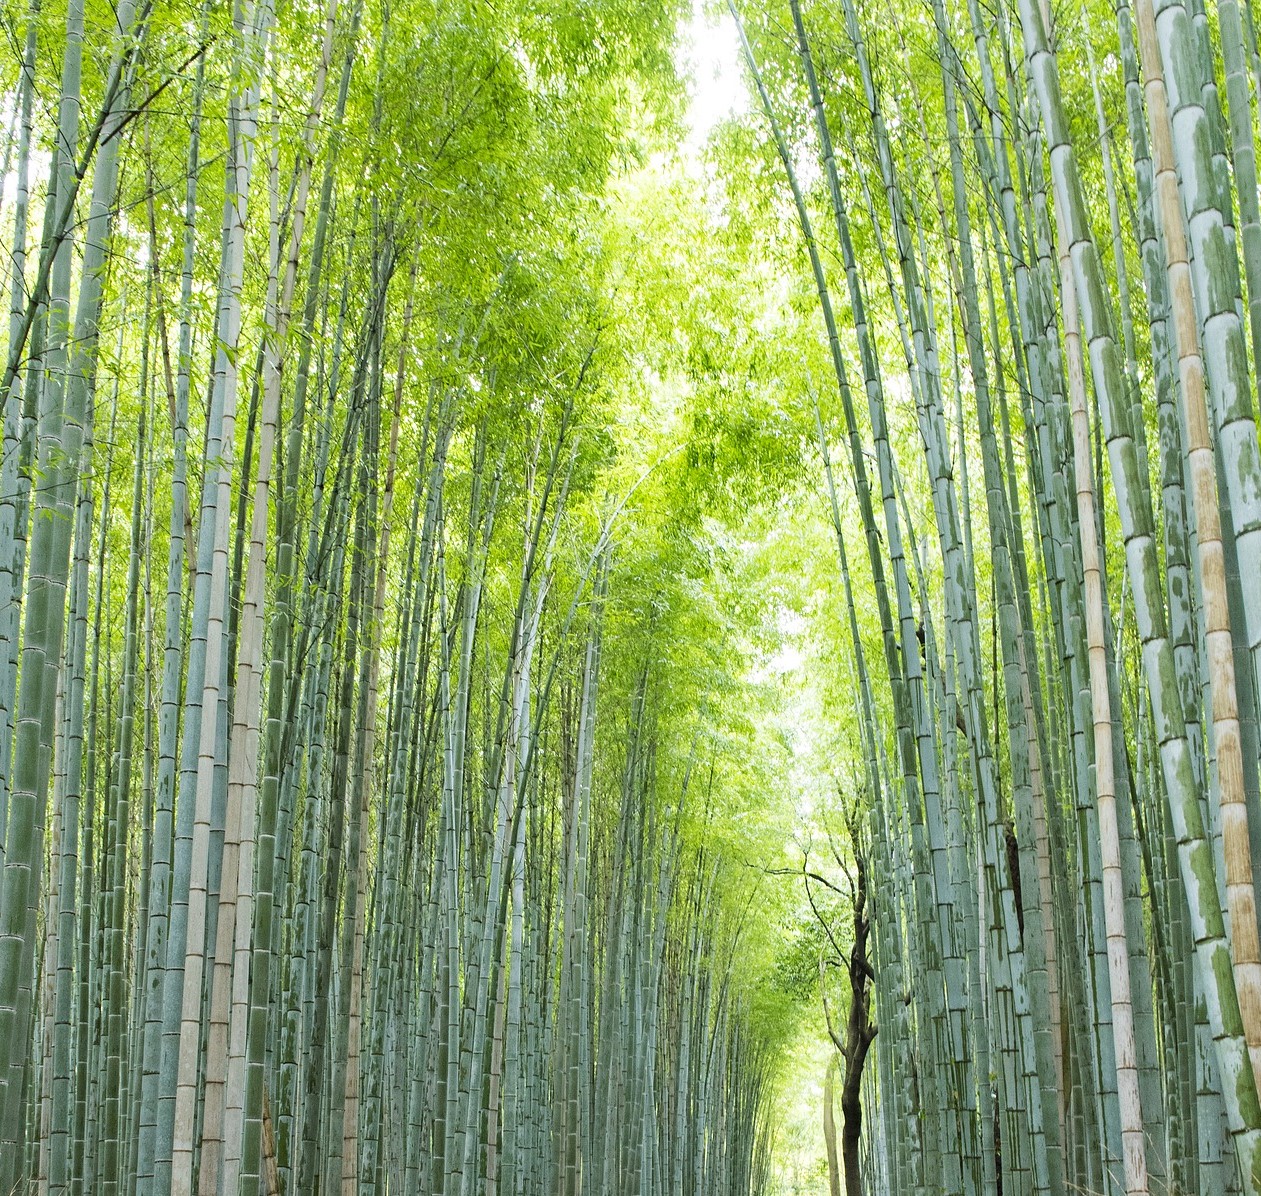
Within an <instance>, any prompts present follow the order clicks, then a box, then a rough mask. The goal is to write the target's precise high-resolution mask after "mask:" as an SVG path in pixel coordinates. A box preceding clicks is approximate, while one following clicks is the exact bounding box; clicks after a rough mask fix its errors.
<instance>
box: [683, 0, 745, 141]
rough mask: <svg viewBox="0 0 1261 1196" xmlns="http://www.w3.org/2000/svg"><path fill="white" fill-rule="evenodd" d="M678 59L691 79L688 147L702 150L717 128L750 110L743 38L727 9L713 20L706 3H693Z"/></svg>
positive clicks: (698, 0)
mask: <svg viewBox="0 0 1261 1196" xmlns="http://www.w3.org/2000/svg"><path fill="white" fill-rule="evenodd" d="M679 57H680V60H681V63H680V64H681V66H682V67H683V69H684V70H685V71H687V72H688V74H690V75H691V80H692V82H691V93H692V99H691V103H690V105H689V106H688V114H687V119H688V125H689V126H690V129H689V132H688V137H687V144H688V148H689V149H691V150H699V149H700V148H701V147H702V146H703V145H704V144H705V141H706V140H707V139H708V137H709V134H710V133H711V132H712V131H713V129H714V126H715V125H717V124H718V123H719V122H720V121H722V120H724V119H725V118H726V117H728V116H730V115H732V114H733V113H738V112H743V111H745V109H746V108H747V107H748V92H747V91H746V90H745V86H744V80H743V78H742V77H741V74H740V37H739V34H738V33H737V32H736V25H735V21H733V20H732V18H731V14H730V13H728V12H726V11H725V10H724V11H722V12H721V14H720V15H718V16H717V17H716V18H710V17H709V16H707V15H706V13H705V6H704V3H703V0H692V15H691V17H690V19H689V20H688V21H687V22H686V23H685V24H684V27H683V37H682V39H681V42H680V47H679Z"/></svg>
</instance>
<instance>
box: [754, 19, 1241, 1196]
mask: <svg viewBox="0 0 1261 1196" xmlns="http://www.w3.org/2000/svg"><path fill="white" fill-rule="evenodd" d="M1097 7H1098V6H1090V7H1089V9H1069V8H1068V7H1066V8H1065V9H1064V10H1063V11H1057V12H1052V11H1051V10H1050V8H1049V7H1048V6H1047V5H1045V4H1040V3H1039V0H1020V3H1019V4H1018V5H1011V6H1007V5H1003V4H999V5H998V6H996V7H994V8H987V7H986V6H983V5H981V4H978V3H975V2H972V3H967V4H955V5H950V4H947V3H945V2H944V0H934V2H933V3H932V4H931V5H926V6H918V7H907V6H900V5H884V6H882V5H867V6H865V7H863V8H860V7H859V5H857V4H856V3H855V2H854V0H841V3H840V5H839V10H837V9H826V8H824V7H823V6H806V5H801V4H799V3H798V0H791V4H790V5H789V7H788V10H787V11H783V12H781V11H779V10H778V9H777V10H776V11H775V12H773V13H769V14H768V13H764V12H760V11H756V10H755V9H754V8H753V6H748V5H745V6H741V5H738V4H734V3H733V4H732V5H731V12H732V14H733V17H734V18H735V19H736V20H737V21H742V22H744V26H743V27H742V29H741V39H742V46H743V53H744V56H745V61H746V64H747V69H748V72H749V74H750V75H751V77H752V79H753V81H754V84H755V87H756V89H757V95H758V97H759V100H760V106H761V110H762V111H761V113H760V114H759V115H760V116H761V118H762V121H763V125H762V129H763V131H762V134H761V137H762V140H763V143H764V144H767V146H768V148H769V150H770V152H771V153H772V154H773V155H774V156H775V157H776V158H777V159H778V162H777V166H778V172H777V173H778V175H779V179H780V182H779V188H780V190H779V195H780V197H781V199H780V201H779V202H780V204H781V207H780V210H781V211H782V212H783V213H784V215H785V218H795V222H796V225H797V230H796V231H797V234H798V246H800V245H801V243H802V242H803V241H804V248H805V250H806V251H807V252H806V253H805V254H804V255H801V251H800V248H799V249H798V254H799V257H798V260H799V261H801V260H802V257H804V258H808V265H809V267H810V269H811V273H812V275H813V286H812V288H811V289H812V290H813V291H814V292H815V295H816V307H817V310H818V312H819V314H821V316H822V320H821V322H820V323H821V326H822V329H823V330H824V331H825V332H826V344H827V346H828V347H830V361H828V363H827V365H826V366H823V365H822V364H821V365H820V366H819V367H818V368H819V372H820V374H823V371H824V370H825V369H826V371H827V373H826V374H825V375H824V376H827V378H828V383H827V386H826V387H825V388H824V389H825V390H826V391H827V392H830V393H833V394H838V395H839V398H840V402H839V404H835V403H833V402H831V401H830V400H827V401H826V403H825V408H827V409H831V410H832V411H834V412H835V414H834V415H832V416H831V418H828V419H824V418H821V419H820V422H819V425H818V427H819V434H820V437H821V447H822V449H823V450H824V453H825V458H826V457H828V456H831V455H833V454H838V453H839V455H840V456H841V457H842V459H843V460H844V462H845V463H846V464H847V466H848V475H849V476H848V485H847V484H846V483H845V482H844V481H842V480H841V479H840V478H837V479H836V480H835V481H834V480H833V476H832V470H831V467H830V466H829V467H828V478H827V484H828V486H829V487H835V488H834V489H833V492H832V499H831V502H832V508H833V511H834V513H835V531H836V536H837V544H838V546H839V548H840V561H841V567H842V570H843V572H844V573H845V577H844V589H845V595H846V601H847V602H854V601H857V602H858V605H859V607H860V612H859V614H858V615H857V616H856V615H855V611H854V607H853V606H852V605H851V607H850V611H851V613H850V630H851V636H850V645H849V647H850V654H851V657H852V661H853V667H854V673H853V676H854V679H855V684H856V687H857V692H858V702H857V720H858V724H859V726H860V728H861V735H862V744H863V747H864V750H863V751H862V752H861V757H860V758H861V765H860V771H858V773H857V778H856V781H855V783H854V788H855V789H856V790H857V791H858V792H859V793H860V794H861V797H859V796H858V795H857V794H856V795H855V797H854V798H852V799H851V804H852V803H853V801H860V802H861V803H862V808H863V810H864V812H865V816H866V817H867V819H868V826H867V828H866V830H865V832H864V831H856V833H855V835H854V839H855V842H856V850H857V851H858V853H859V855H860V857H861V858H862V861H863V863H864V865H865V868H866V870H867V871H868V873H869V880H867V882H866V883H867V885H868V886H869V887H868V888H867V890H866V891H867V893H868V894H869V896H868V897H867V900H868V901H870V904H871V909H870V914H869V917H870V923H871V928H870V935H871V943H872V950H871V953H870V959H869V961H865V960H863V959H862V958H861V956H862V955H863V952H862V950H861V948H862V945H863V940H864V938H865V931H863V928H862V918H856V921H855V930H854V935H853V939H852V941H853V943H855V944H857V946H858V949H859V958H858V959H857V960H855V959H853V958H852V957H851V958H850V959H848V960H845V959H843V955H844V947H843V946H842V945H841V944H840V943H838V942H836V941H835V940H833V943H832V950H831V951H830V952H829V954H832V956H833V959H834V962H835V963H837V964H840V963H842V962H844V963H845V965H846V967H847V968H848V972H849V984H848V986H847V987H848V989H849V990H850V992H851V993H852V994H853V995H852V1001H853V1005H852V1008H856V1009H857V1010H858V1013H859V1017H858V1019H857V1022H858V1028H859V1030H860V1035H859V1037H858V1038H857V1039H855V1038H853V1037H852V1032H853V1027H854V1024H855V1023H854V1018H853V1017H852V1016H851V1020H850V1026H849V1035H847V1036H845V1037H842V1035H841V1034H840V1032H839V1031H837V1032H836V1033H835V1035H834V1036H835V1039H836V1045H837V1048H838V1050H839V1051H840V1052H841V1053H842V1056H843V1061H844V1070H845V1077H846V1081H847V1084H856V1083H860V1082H861V1083H864V1084H865V1089H864V1090H865V1093H866V1104H867V1114H868V1116H867V1120H866V1122H865V1123H864V1125H865V1126H866V1127H867V1128H866V1133H865V1135H864V1137H865V1149H864V1150H862V1151H860V1152H854V1157H852V1158H849V1159H848V1160H847V1165H846V1167H845V1171H846V1176H845V1178H846V1182H847V1183H849V1184H851V1186H850V1187H849V1191H851V1192H853V1191H857V1190H862V1189H859V1188H858V1187H857V1186H853V1185H854V1184H855V1181H856V1179H857V1174H858V1173H859V1172H861V1173H862V1174H863V1176H864V1181H863V1182H865V1184H866V1185H867V1188H866V1190H879V1191H908V1190H915V1191H926V1192H939V1191H946V1192H992V1191H995V1190H999V1187H1000V1185H1001V1190H1002V1191H1003V1192H1012V1191H1019V1192H1067V1191H1089V1192H1125V1193H1127V1194H1129V1193H1146V1192H1149V1191H1176V1192H1204V1193H1208V1192H1223V1191H1246V1192H1256V1191H1258V1190H1261V1153H1259V1148H1261V1137H1259V1136H1258V1134H1259V1131H1261V1104H1259V1103H1258V1097H1257V1084H1258V1080H1259V1079H1261V1070H1258V1068H1259V1067H1261V1050H1259V1049H1258V1048H1259V1047H1261V1000H1259V997H1261V990H1259V989H1258V977H1259V976H1261V972H1259V971H1258V960H1259V955H1258V926H1257V902H1256V889H1255V883H1254V878H1253V872H1254V865H1255V862H1256V860H1257V858H1258V856H1257V847H1258V846H1261V802H1259V801H1258V735H1257V713H1256V712H1257V709H1258V682H1259V680H1261V673H1259V672H1258V665H1259V664H1261V656H1259V655H1258V652H1257V649H1258V646H1259V641H1258V633H1259V632H1261V619H1259V617H1258V616H1259V614H1261V612H1259V609H1258V599H1259V598H1261V588H1259V587H1258V581H1257V578H1258V570H1257V559H1256V553H1257V546H1258V527H1259V524H1258V517H1259V516H1261V489H1259V487H1258V483H1259V482H1261V454H1259V452H1258V439H1257V425H1256V415H1255V412H1256V398H1257V393H1258V380H1259V377H1261V376H1259V375H1258V372H1257V370H1256V367H1255V362H1256V358H1257V353H1258V351H1259V350H1261V343H1258V335H1259V334H1261V324H1259V323H1258V322H1257V312H1258V308H1257V298H1258V295H1257V286H1258V284H1261V277H1259V276H1258V269H1261V245H1258V242H1257V236H1258V231H1259V230H1261V225H1259V224H1258V196H1257V176H1256V164H1255V140H1256V133H1257V126H1256V122H1255V118H1254V114H1253V104H1254V103H1255V101H1256V99H1257V94H1256V89H1257V84H1258V82H1259V81H1261V71H1259V69H1258V68H1259V67H1261V59H1259V58H1258V55H1257V45H1256V35H1255V29H1254V27H1253V24H1252V14H1251V12H1250V11H1249V9H1248V7H1247V6H1246V5H1245V6H1243V7H1242V8H1241V7H1240V6H1238V5H1236V4H1234V3H1229V2H1228V3H1221V4H1219V5H1217V6H1215V11H1213V12H1206V11H1205V10H1204V8H1203V6H1201V5H1197V4H1196V3H1195V2H1194V0H1189V2H1187V3H1183V0H1156V2H1155V3H1153V2H1152V0H1135V3H1134V4H1133V5H1132V6H1131V5H1130V4H1129V3H1118V4H1116V6H1115V7H1114V8H1111V9H1108V10H1107V11H1096V9H1097ZM814 180H817V182H815V181H814ZM764 185H770V184H769V183H768V184H764ZM851 230H854V231H851ZM859 238H861V250H856V249H855V242H856V240H858V239H859ZM860 254H861V256H860ZM799 269H800V267H799ZM869 311H870V312H871V313H873V314H868V312H869ZM833 383H834V384H835V388H833ZM860 385H861V397H863V398H865V399H866V403H865V410H864V411H863V412H862V413H861V414H860V413H859V406H860V403H859V402H858V401H857V399H856V397H855V392H856V391H858V388H859V386H860ZM912 413H913V418H912ZM829 442H833V444H836V443H839V444H840V445H842V446H843V448H841V449H840V450H838V449H837V448H835V447H831V451H830V452H829V451H828V450H829V447H830V445H829ZM846 489H849V490H850V491H851V493H852V495H853V496H854V498H856V499H857V512H856V513H855V514H853V515H849V516H848V517H845V516H843V511H845V510H849V509H852V507H851V502H852V500H851V499H849V498H848V497H847V496H846V495H845V494H840V495H838V493H837V491H838V490H841V491H843V490H846ZM859 545H861V547H859ZM855 557H861V559H860V560H855V559H854V558H855ZM851 569H852V570H853V571H854V572H853V573H851V572H850V570H851ZM855 590H858V591H859V596H858V598H857V599H856V600H855V599H854V598H853V596H852V595H853V591H855ZM872 598H874V603H872V602H871V599H872ZM873 606H874V612H872V613H869V612H871V608H872V607H873ZM838 863H841V864H843V863H844V860H843V859H839V857H838ZM820 880H822V881H825V882H826V881H827V878H826V877H822V876H816V884H817V882H818V881H820ZM829 883H830V882H829ZM855 908H856V910H857V911H859V912H860V913H862V914H863V916H867V915H866V911H865V910H864V909H863V907H862V905H861V904H860V902H859V901H858V900H857V899H856V900H855ZM868 986H870V989H871V1001H872V1006H873V1010H874V1022H875V1024H876V1026H877V1027H878V1030H879V1033H878V1036H877V1038H876V1040H875V1048H874V1051H873V1057H874V1060H875V1064H876V1065H875V1067H874V1068H873V1069H870V1071H869V1073H868V1074H867V1076H866V1077H865V1080H860V1079H859V1077H860V1076H861V1075H862V1065H863V1053H864V1051H863V1049H862V1048H863V1042H864V1039H865V1038H866V1036H867V1035H869V1033H870V1028H869V1027H867V1026H865V1025H864V1022H865V1011H864V1003H865V1002H866V1000H867V999H868V998H867V996H866V989H867V987H868ZM827 1099H828V1100H829V1101H830V1100H831V1097H830V1096H829V1097H828V1098H827ZM846 1111H847V1114H848V1115H850V1116H851V1117H853V1116H854V1115H856V1112H857V1110H856V1108H855V1107H854V1106H853V1102H852V1101H851V1104H850V1105H849V1106H847V1109H846ZM832 1117H833V1113H832V1109H831V1106H830V1104H829V1107H828V1109H827V1110H826V1113H825V1119H827V1120H830V1119H831V1118H832ZM827 1132H828V1134H829V1136H831V1135H833V1134H834V1132H835V1131H834V1129H831V1128H830V1129H828V1130H827ZM830 1163H831V1172H832V1183H833V1191H837V1190H839V1189H838V1188H837V1179H838V1174H837V1167H838V1163H837V1160H836V1156H835V1152H834V1150H833V1151H832V1154H831V1159H830Z"/></svg>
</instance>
